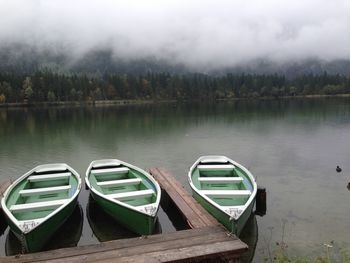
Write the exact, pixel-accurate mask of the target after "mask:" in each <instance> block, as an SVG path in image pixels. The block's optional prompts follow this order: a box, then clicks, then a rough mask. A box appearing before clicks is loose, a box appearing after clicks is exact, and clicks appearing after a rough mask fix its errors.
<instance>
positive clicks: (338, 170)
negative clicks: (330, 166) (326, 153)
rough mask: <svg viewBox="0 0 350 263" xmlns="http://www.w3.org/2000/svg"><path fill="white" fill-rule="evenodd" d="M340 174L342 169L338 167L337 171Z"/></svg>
mask: <svg viewBox="0 0 350 263" xmlns="http://www.w3.org/2000/svg"><path fill="white" fill-rule="evenodd" d="M335 170H336V171H337V172H338V173H340V172H341V168H340V167H339V166H338V165H337V168H336V169H335Z"/></svg>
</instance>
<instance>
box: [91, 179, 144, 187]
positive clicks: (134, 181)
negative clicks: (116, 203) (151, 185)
mask: <svg viewBox="0 0 350 263" xmlns="http://www.w3.org/2000/svg"><path fill="white" fill-rule="evenodd" d="M141 182H142V179H141V178H132V179H122V180H113V181H104V182H97V183H96V184H97V185H98V186H101V187H110V186H125V185H138V184H140V183H141Z"/></svg>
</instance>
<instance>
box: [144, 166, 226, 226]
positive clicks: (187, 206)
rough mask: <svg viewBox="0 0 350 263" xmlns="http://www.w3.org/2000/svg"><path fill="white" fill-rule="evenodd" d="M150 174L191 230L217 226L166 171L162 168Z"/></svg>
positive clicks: (153, 170)
mask: <svg viewBox="0 0 350 263" xmlns="http://www.w3.org/2000/svg"><path fill="white" fill-rule="evenodd" d="M150 173H151V174H152V176H154V178H155V179H156V180H157V181H158V183H159V184H160V186H161V188H162V189H164V190H165V191H166V192H167V194H168V195H169V196H170V198H171V199H172V201H173V202H174V204H175V206H176V207H177V208H178V209H179V210H180V211H181V213H182V214H183V216H184V217H185V218H186V220H187V222H188V223H189V225H190V226H191V227H192V228H197V227H203V226H210V225H219V223H218V222H217V220H216V219H215V218H214V217H213V216H211V215H210V214H209V213H208V212H207V211H206V210H205V209H204V208H203V207H202V206H201V205H199V204H198V203H197V202H196V201H195V200H194V199H193V197H192V196H190V195H189V193H187V191H186V190H185V189H184V188H183V187H182V186H181V185H180V183H179V182H177V181H176V179H175V178H174V177H173V176H172V175H171V174H170V173H169V172H168V171H166V170H165V169H164V168H152V169H150Z"/></svg>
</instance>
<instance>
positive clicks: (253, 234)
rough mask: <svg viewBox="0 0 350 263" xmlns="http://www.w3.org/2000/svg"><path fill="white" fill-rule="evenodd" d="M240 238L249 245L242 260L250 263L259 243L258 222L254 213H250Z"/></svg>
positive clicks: (244, 262)
mask: <svg viewBox="0 0 350 263" xmlns="http://www.w3.org/2000/svg"><path fill="white" fill-rule="evenodd" d="M239 238H240V239H241V240H242V241H243V242H244V243H246V244H247V245H248V251H247V252H246V253H245V254H243V256H242V259H241V260H242V262H243V263H250V262H251V261H252V260H253V258H254V255H255V250H256V245H257V243H258V222H257V220H256V216H255V214H254V213H252V214H251V215H250V217H249V219H248V221H247V223H246V225H245V226H244V228H243V231H242V233H241V235H240V237H239Z"/></svg>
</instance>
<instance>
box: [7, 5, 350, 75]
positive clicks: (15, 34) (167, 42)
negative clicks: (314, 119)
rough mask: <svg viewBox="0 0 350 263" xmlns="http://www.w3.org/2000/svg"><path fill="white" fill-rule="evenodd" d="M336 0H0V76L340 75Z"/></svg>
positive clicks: (341, 17)
mask: <svg viewBox="0 0 350 263" xmlns="http://www.w3.org/2000/svg"><path fill="white" fill-rule="evenodd" d="M349 13H350V3H349V2H348V1H344V0H335V1H332V2H329V1H326V0H306V1H301V2H300V1H287V2H286V1H283V2H281V1H277V0H267V1H263V2H261V1H258V0H248V1H244V2H243V3H242V2H241V1H237V0H236V1H228V0H220V1H197V0H195V1H181V0H180V1H175V0H168V1H158V0H151V1H146V2H145V1H141V0H133V1H108V0H101V1H93V0H77V1H74V2H72V1H67V0H61V1H56V0H47V1H22V0H12V1H7V0H0V17H1V23H0V70H3V71H7V70H12V71H23V72H33V71H35V70H38V69H43V68H49V69H50V70H54V71H58V72H69V71H75V72H79V71H82V72H94V71H100V72H115V71H118V72H127V73H145V72H149V71H156V72H174V73H186V72H191V73H193V72H198V73H208V74H220V73H227V72H234V73H235V72H237V73H241V72H247V73H257V74H272V73H278V74H286V75H291V76H295V75H300V74H305V73H315V74H318V73H322V72H323V71H327V72H329V73H331V74H337V73H339V74H349V73H350V62H349V61H350V43H349V39H348V36H349V35H350V26H349V25H350V17H349V15H348V14H349Z"/></svg>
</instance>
